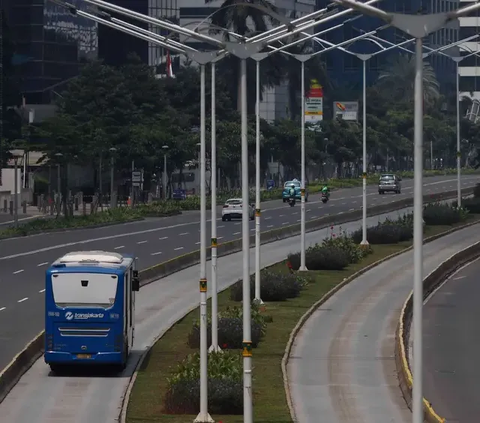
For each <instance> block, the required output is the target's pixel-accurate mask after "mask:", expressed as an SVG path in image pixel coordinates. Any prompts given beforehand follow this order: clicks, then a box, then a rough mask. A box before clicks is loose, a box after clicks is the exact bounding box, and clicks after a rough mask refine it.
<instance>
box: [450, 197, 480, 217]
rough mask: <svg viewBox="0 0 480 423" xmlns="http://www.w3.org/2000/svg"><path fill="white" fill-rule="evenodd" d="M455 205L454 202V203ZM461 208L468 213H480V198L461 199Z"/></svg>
mask: <svg viewBox="0 0 480 423" xmlns="http://www.w3.org/2000/svg"><path fill="white" fill-rule="evenodd" d="M454 205H455V206H456V204H454ZM462 208H464V209H465V210H467V211H468V212H469V213H475V214H480V198H478V197H475V198H464V199H463V200H462Z"/></svg>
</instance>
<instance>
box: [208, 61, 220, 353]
mask: <svg viewBox="0 0 480 423" xmlns="http://www.w3.org/2000/svg"><path fill="white" fill-rule="evenodd" d="M217 59H218V58H216V59H212V63H211V68H212V84H211V85H212V87H211V90H212V100H211V101H212V110H211V137H212V146H211V149H212V152H211V158H210V173H211V202H212V240H211V241H212V242H211V253H212V319H211V320H212V345H211V346H210V348H209V352H221V351H222V349H221V348H220V346H219V345H218V284H217V245H218V242H217V130H216V93H215V63H216V61H217Z"/></svg>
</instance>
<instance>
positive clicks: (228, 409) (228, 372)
mask: <svg viewBox="0 0 480 423" xmlns="http://www.w3.org/2000/svg"><path fill="white" fill-rule="evenodd" d="M242 378H243V363H242V358H241V355H240V354H239V353H238V352H229V351H223V352H221V353H210V354H208V409H209V411H210V413H212V414H241V412H242V411H243V382H242V380H243V379H242ZM199 401H200V354H199V353H195V354H191V355H189V356H187V357H186V358H185V359H184V360H183V361H182V362H181V363H180V364H179V365H178V367H177V369H176V370H175V372H174V373H173V374H172V376H171V377H170V378H169V379H168V388H167V392H166V394H165V412H166V413H172V414H195V413H198V410H199V408H200V403H199Z"/></svg>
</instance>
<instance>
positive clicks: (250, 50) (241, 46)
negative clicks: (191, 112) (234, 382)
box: [225, 42, 262, 423]
mask: <svg viewBox="0 0 480 423" xmlns="http://www.w3.org/2000/svg"><path fill="white" fill-rule="evenodd" d="M225 44H226V49H227V51H228V52H230V53H231V54H233V55H234V56H236V57H238V58H239V59H240V103H241V143H242V252H243V285H242V286H243V419H244V420H243V421H244V422H245V423H252V422H253V404H252V396H253V390H252V334H251V304H250V301H251V300H250V230H249V228H250V227H249V220H250V219H249V214H250V213H249V211H250V210H249V209H250V207H249V189H248V138H247V59H248V58H249V57H252V55H253V54H255V53H258V52H259V51H260V50H261V48H262V44H260V43H251V44H245V43H230V42H228V43H225Z"/></svg>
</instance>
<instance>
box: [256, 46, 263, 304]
mask: <svg viewBox="0 0 480 423" xmlns="http://www.w3.org/2000/svg"><path fill="white" fill-rule="evenodd" d="M260 54H261V53H260ZM255 82H256V101H255V119H256V130H255V167H256V169H255V302H256V303H257V304H263V301H262V298H261V289H260V288H261V286H260V248H261V246H260V242H261V241H260V216H261V209H260V60H257V62H256V81H255Z"/></svg>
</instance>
